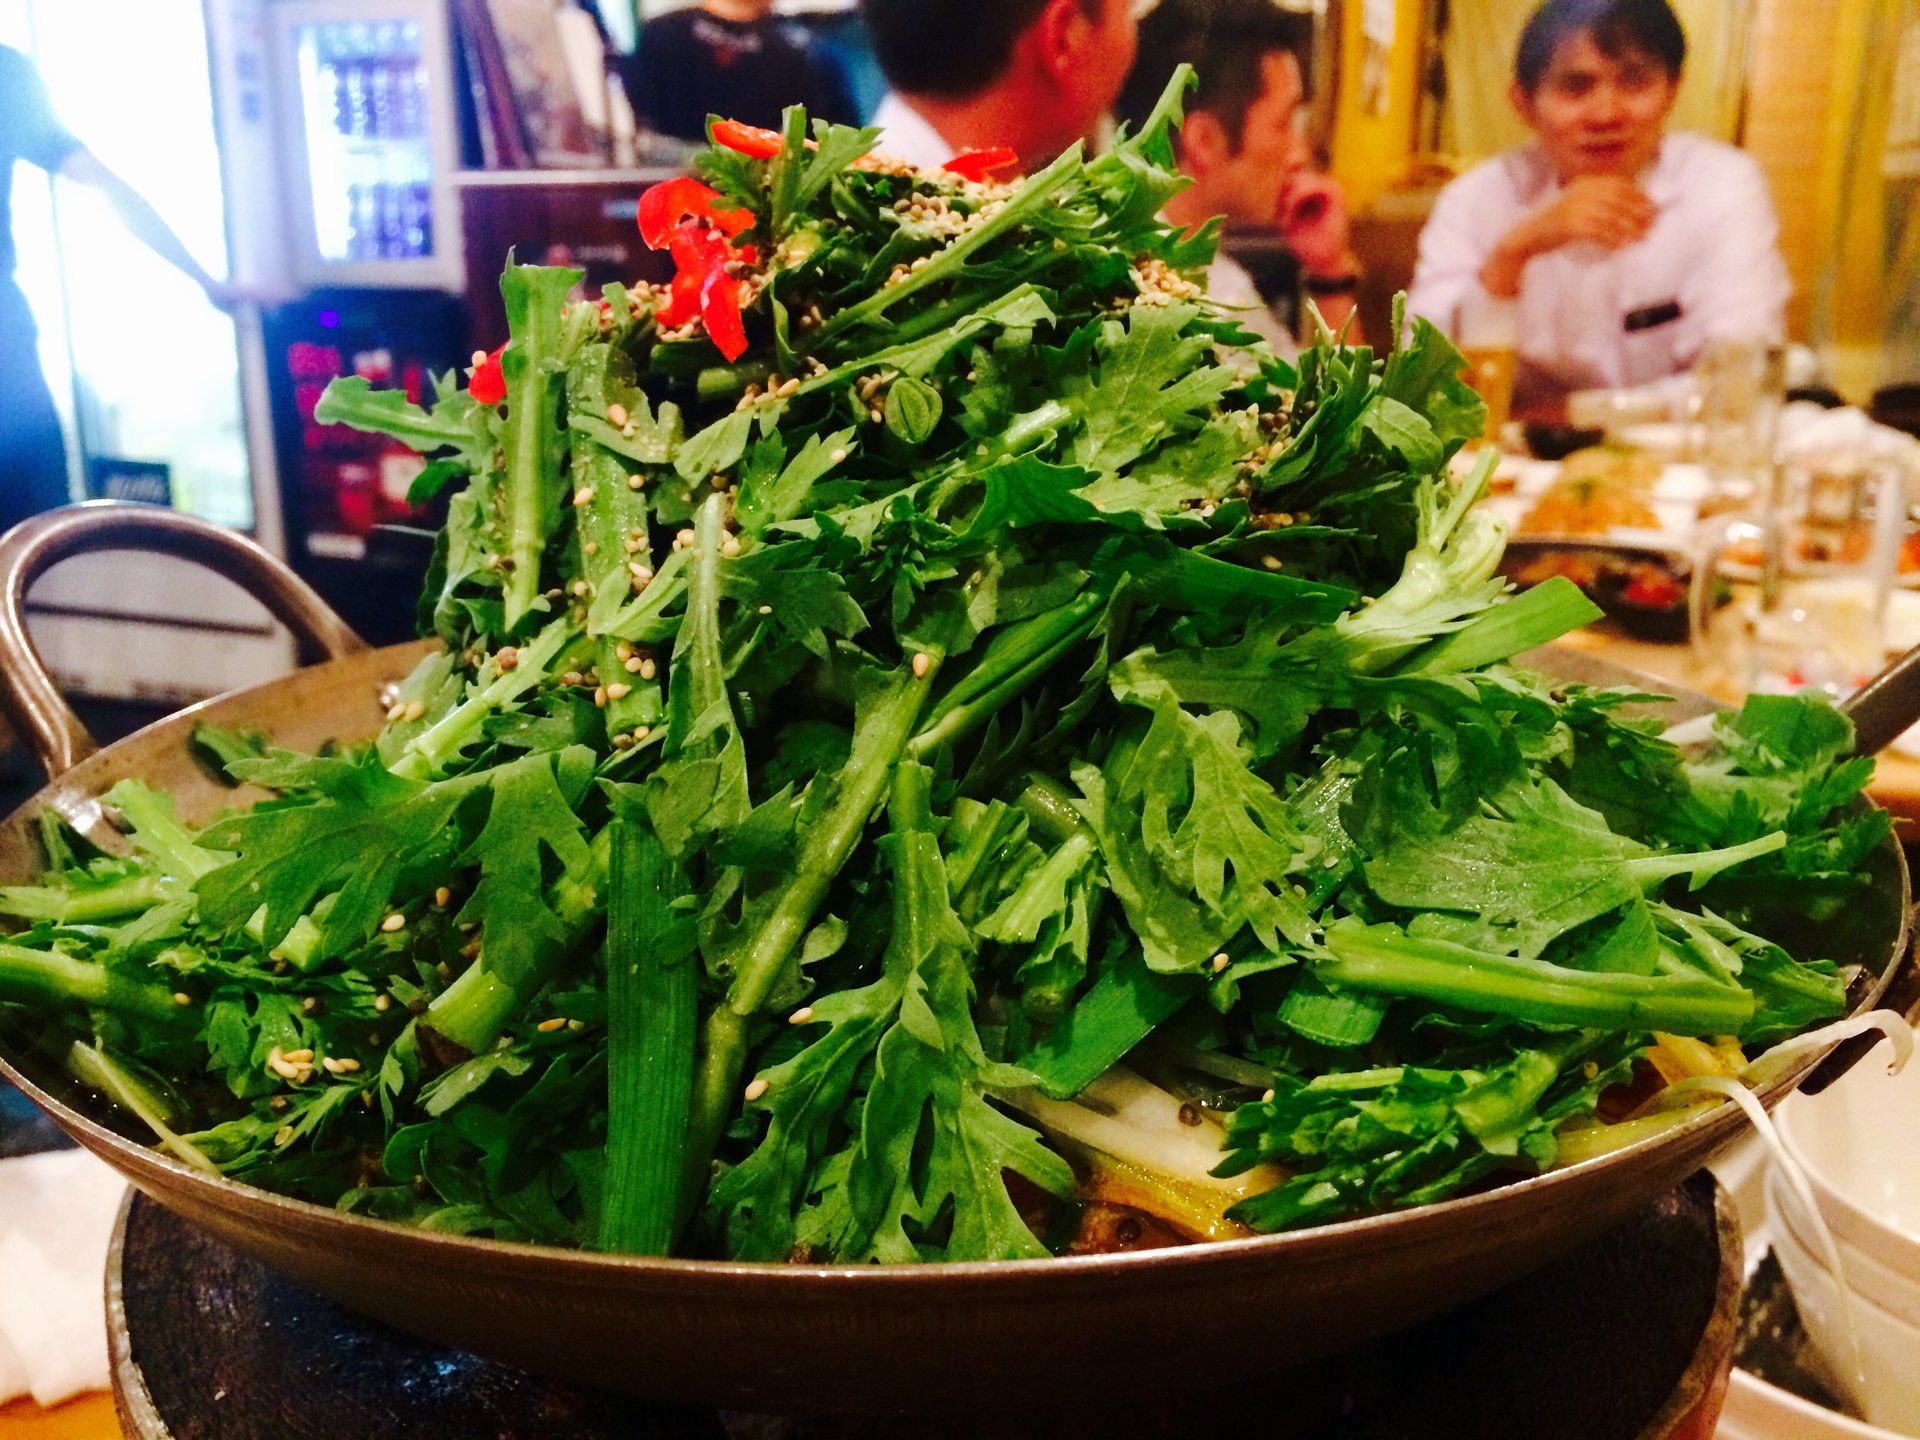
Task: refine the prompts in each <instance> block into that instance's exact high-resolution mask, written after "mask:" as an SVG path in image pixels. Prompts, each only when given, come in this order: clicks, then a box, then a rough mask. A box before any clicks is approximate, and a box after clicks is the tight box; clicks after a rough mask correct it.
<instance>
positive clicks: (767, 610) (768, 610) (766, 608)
mask: <svg viewBox="0 0 1920 1440" xmlns="http://www.w3.org/2000/svg"><path fill="white" fill-rule="evenodd" d="M760 613H761V614H762V615H771V614H772V613H773V607H772V606H771V605H762V606H761V607H760Z"/></svg>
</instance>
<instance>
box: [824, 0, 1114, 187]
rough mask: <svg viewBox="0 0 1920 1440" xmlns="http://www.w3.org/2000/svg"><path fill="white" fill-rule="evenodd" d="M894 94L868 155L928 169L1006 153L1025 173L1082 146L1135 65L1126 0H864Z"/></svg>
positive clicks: (879, 114) (883, 105) (879, 116)
mask: <svg viewBox="0 0 1920 1440" xmlns="http://www.w3.org/2000/svg"><path fill="white" fill-rule="evenodd" d="M860 9H861V13H862V14H863V15H864V16H865V18H866V22H867V32H868V34H869V35H870V36H871V37H872V40H873V49H874V54H875V56H876V57H877V58H878V59H879V61H880V68H881V70H883V71H884V72H885V73H886V77H887V83H888V84H889V85H891V86H892V87H893V88H892V90H891V91H890V92H889V93H888V95H887V97H886V98H885V99H884V100H882V101H881V102H880V108H879V109H878V110H877V111H875V112H874V116H873V123H874V124H875V125H878V126H880V127H881V130H882V134H881V136H880V142H879V144H878V145H877V146H876V147H875V148H876V149H877V150H879V151H880V152H881V153H883V154H887V155H893V156H896V157H898V158H899V159H902V160H907V161H910V162H912V163H913V164H916V165H924V166H929V167H936V166H939V165H941V164H943V163H944V162H946V161H947V160H950V159H952V158H953V157H954V156H955V155H958V154H962V153H964V152H966V151H969V150H991V149H995V148H998V147H1002V146H1004V147H1006V148H1008V149H1010V150H1012V151H1013V152H1014V153H1015V154H1016V155H1018V156H1019V157H1020V166H1021V168H1022V169H1023V170H1025V171H1027V172H1028V173H1032V172H1033V171H1035V170H1039V169H1041V168H1042V167H1044V166H1045V165H1047V164H1048V163H1049V162H1050V161H1052V160H1053V159H1054V158H1055V157H1057V156H1058V155H1059V154H1060V152H1061V151H1063V150H1065V149H1066V148H1067V147H1068V146H1069V145H1071V144H1073V143H1074V142H1075V141H1076V140H1089V139H1091V138H1093V136H1094V133H1095V132H1096V131H1097V130H1098V129H1099V127H1100V124H1101V121H1102V120H1103V119H1104V118H1105V117H1106V114H1107V112H1108V111H1109V110H1110V109H1111V108H1112V106H1113V102H1114V100H1115V98H1116V97H1117V96H1118V95H1119V94H1120V86H1121V82H1122V81H1124V80H1125V79H1126V76H1127V71H1128V69H1129V68H1131V67H1132V65H1133V56H1134V39H1135V29H1134V19H1133V7H1132V0H861V6H860Z"/></svg>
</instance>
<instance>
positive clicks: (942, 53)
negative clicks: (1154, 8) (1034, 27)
mask: <svg viewBox="0 0 1920 1440" xmlns="http://www.w3.org/2000/svg"><path fill="white" fill-rule="evenodd" d="M1126 3H1127V0H1080V8H1081V9H1082V10H1085V11H1086V12H1087V13H1088V14H1089V15H1093V16H1096V17H1097V16H1098V15H1099V14H1100V13H1101V7H1102V5H1103V4H1105V5H1124V4H1126ZM1047 4H1048V0H860V13H861V15H862V17H864V19H865V20H866V22H867V34H868V36H869V37H870V38H871V39H872V41H873V53H874V56H875V58H876V59H878V60H879V62H880V69H881V71H882V72H883V73H885V75H886V77H887V83H888V84H889V85H891V86H893V88H894V89H896V90H903V91H905V92H906V93H907V94H909V95H938V96H941V97H943V98H945V99H962V98H964V97H966V96H969V95H977V94H978V93H979V92H980V91H982V90H984V89H986V88H987V87H988V86H989V85H991V84H992V83H993V82H994V81H995V80H997V79H999V78H1000V75H1001V73H1002V72H1004V71H1005V70H1006V68H1007V64H1008V62H1009V61H1011V60H1012V59H1013V42H1014V41H1015V40H1017V39H1019V38H1020V33H1021V32H1022V31H1023V30H1025V29H1026V28H1027V27H1028V26H1029V25H1031V24H1033V22H1034V21H1035V20H1038V19H1039V18H1040V12H1041V11H1042V10H1045V9H1046V8H1047Z"/></svg>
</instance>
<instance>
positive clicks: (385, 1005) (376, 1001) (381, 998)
mask: <svg viewBox="0 0 1920 1440" xmlns="http://www.w3.org/2000/svg"><path fill="white" fill-rule="evenodd" d="M373 1008H374V1009H375V1010H377V1011H379V1012H380V1013H381V1014H382V1015H384V1014H386V1013H387V1011H388V1010H390V1009H392V1008H393V997H392V996H391V995H376V996H374V997H373Z"/></svg>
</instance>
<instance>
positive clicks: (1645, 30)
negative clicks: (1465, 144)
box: [1408, 0, 1788, 419]
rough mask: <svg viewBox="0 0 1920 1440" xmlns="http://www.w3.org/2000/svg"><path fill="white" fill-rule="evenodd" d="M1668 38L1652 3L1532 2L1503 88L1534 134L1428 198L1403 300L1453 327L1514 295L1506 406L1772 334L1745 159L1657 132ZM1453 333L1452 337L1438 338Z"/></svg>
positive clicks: (1771, 288)
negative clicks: (1466, 314)
mask: <svg viewBox="0 0 1920 1440" xmlns="http://www.w3.org/2000/svg"><path fill="white" fill-rule="evenodd" d="M1685 58H1686V37H1685V36H1684V35H1683V34H1682V32H1681V29H1680V22H1679V20H1678V19H1677V18H1675V16H1674V13H1673V10H1672V9H1671V7H1670V6H1669V5H1668V4H1667V0H1546V3H1545V4H1543V5H1541V7H1540V8H1539V9H1538V10H1537V11H1535V12H1534V14H1533V16H1532V17H1531V18H1530V19H1529V20H1528V22H1527V25H1526V28H1525V30H1524V31H1523V32H1522V33H1521V36H1520V45H1519V50H1518V55H1517V57H1516V59H1515V62H1514V82H1513V89H1512V92H1511V94H1512V99H1513V103H1514V106H1515V108H1516V109H1518V110H1519V112H1520V114H1521V116H1522V117H1523V118H1524V119H1525V120H1526V122H1527V124H1528V125H1529V126H1531V127H1532V129H1533V131H1534V135H1535V137H1536V140H1535V143H1534V144H1532V145H1529V146H1526V147H1524V148H1522V149H1519V150H1513V151H1509V152H1508V153H1506V154H1504V155H1500V156H1497V157H1496V158H1494V159H1492V160H1490V161H1488V162H1487V163H1486V164H1484V165H1481V166H1478V167H1477V168H1475V169H1473V170H1470V171H1469V172H1467V174H1465V175H1463V176H1461V177H1460V178H1459V179H1458V180H1455V181H1454V182H1453V183H1452V184H1451V185H1449V186H1447V188H1446V189H1445V190H1444V191H1442V192H1441V194H1440V199H1439V202H1438V203H1437V204H1436V205H1435V206H1434V211H1433V217H1432V219H1431V220H1429V221H1428V223H1427V227H1426V229H1425V231H1424V232H1423V233H1422V234H1421V237H1420V262H1419V267H1418V270H1417V271H1416V273H1415V276H1414V282H1413V291H1412V293H1411V295H1410V297H1409V300H1408V307H1409V309H1411V310H1412V312H1413V313H1414V314H1416V315H1422V316H1425V317H1426V318H1427V319H1429V320H1431V321H1432V322H1433V323H1434V324H1436V325H1438V326H1439V327H1440V328H1441V329H1443V330H1447V331H1450V332H1455V324H1456V320H1457V318H1458V317H1459V315H1460V314H1461V311H1462V308H1463V307H1475V306H1480V305H1484V304H1485V302H1486V301H1487V300H1489V299H1491V300H1495V301H1498V300H1517V301H1518V334H1519V369H1518V373H1517V376H1516V379H1515V383H1514V396H1513V400H1514V408H1515V410H1516V412H1519V413H1523V414H1527V415H1530V416H1533V417H1535V418H1541V419H1554V418H1559V416H1560V415H1561V414H1563V413H1564V408H1565V398H1566V396H1567V394H1568V393H1569V392H1570V391H1574V390H1582V389H1590V388H1600V387H1607V388H1621V387H1627V386H1641V385H1647V384H1651V383H1654V382H1658V381H1661V380H1663V379H1666V378H1667V377H1670V376H1676V375H1681V374H1684V373H1685V372H1686V371H1688V370H1689V369H1691V368H1692V367H1693V365H1694V364H1695V362H1696V361H1697V360H1698V359H1699V358H1700V355H1701V352H1702V350H1704V349H1705V347H1706V346H1707V345H1708V344H1709V343H1710V342H1712V341H1715V340H1722V339H1727V340H1758V341H1778V340H1779V339H1780V338H1781V336H1782V333H1783V314H1782V312H1783V310H1784V307H1785V305H1786V300H1787V291H1788V284H1787V274H1786V267H1785V265H1784V264H1783V263H1782V261H1781V259H1780V253H1779V250H1778V247H1777V245H1776V239H1777V236H1778V233H1779V225H1778V223H1777V221H1776V220H1775V218H1774V213H1773V203H1772V200H1771V199H1770V197H1769V196H1768V193H1767V184H1766V180H1765V178H1764V177H1763V176H1762V174H1761V173H1760V167H1759V166H1758V165H1757V164H1755V163H1754V161H1753V160H1752V159H1751V158H1750V157H1748V156H1746V155H1743V154H1742V153H1741V152H1740V151H1738V150H1735V149H1733V148H1731V147H1730V146H1726V145H1721V144H1718V143H1716V142H1714V141H1711V140H1707V139H1705V138H1703V137H1701V136H1698V135H1684V134H1681V135H1668V134H1666V133H1665V129H1666V122H1667V116H1668V115H1669V114H1670V113H1671V112H1672V110H1673V102H1674V96H1675V94H1676V92H1677V90H1678V88H1679V83H1680V70H1681V66H1682V64H1683V62H1684V61H1685ZM1455 333H1457V332H1455Z"/></svg>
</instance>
